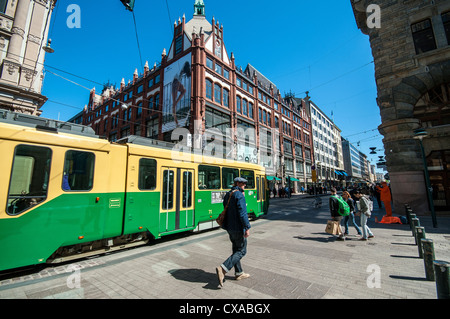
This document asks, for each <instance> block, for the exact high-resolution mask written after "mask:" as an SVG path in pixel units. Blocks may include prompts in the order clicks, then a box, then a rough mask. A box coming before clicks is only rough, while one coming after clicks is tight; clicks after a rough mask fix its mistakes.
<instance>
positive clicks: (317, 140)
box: [309, 101, 347, 188]
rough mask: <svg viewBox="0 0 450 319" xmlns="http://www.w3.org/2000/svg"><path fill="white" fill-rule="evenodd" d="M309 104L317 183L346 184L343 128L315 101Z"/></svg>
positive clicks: (323, 184) (329, 185)
mask: <svg viewBox="0 0 450 319" xmlns="http://www.w3.org/2000/svg"><path fill="white" fill-rule="evenodd" d="M309 106H310V109H311V122H312V138H313V145H314V154H315V159H316V162H315V165H316V175H317V183H318V184H319V186H326V187H328V188H329V187H331V186H345V176H346V175H345V174H347V173H346V172H345V169H344V158H343V154H342V142H341V130H340V129H339V127H337V125H336V124H335V123H334V122H333V121H332V120H331V119H330V118H329V117H328V116H327V115H325V113H324V112H323V111H322V110H321V109H320V108H319V107H318V106H317V105H316V104H315V103H314V102H312V101H309Z"/></svg>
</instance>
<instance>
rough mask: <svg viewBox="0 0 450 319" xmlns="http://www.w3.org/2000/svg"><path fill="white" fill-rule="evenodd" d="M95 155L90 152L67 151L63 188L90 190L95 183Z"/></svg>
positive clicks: (65, 189) (67, 189)
mask: <svg viewBox="0 0 450 319" xmlns="http://www.w3.org/2000/svg"><path fill="white" fill-rule="evenodd" d="M94 166H95V155H94V153H90V152H80V151H67V152H66V158H65V160H64V171H63V180H62V189H63V190H64V191H89V190H91V189H92V187H93V185H94Z"/></svg>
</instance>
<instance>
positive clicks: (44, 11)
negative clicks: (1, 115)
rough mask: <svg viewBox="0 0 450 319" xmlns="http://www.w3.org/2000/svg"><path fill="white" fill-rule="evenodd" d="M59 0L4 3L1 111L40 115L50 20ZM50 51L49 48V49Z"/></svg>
mask: <svg viewBox="0 0 450 319" xmlns="http://www.w3.org/2000/svg"><path fill="white" fill-rule="evenodd" d="M55 3H56V0H3V1H0V47H1V51H0V63H1V71H0V72H1V73H0V108H2V109H7V110H11V111H15V112H20V113H26V114H32V115H40V114H41V113H42V111H41V110H40V107H41V106H42V105H43V104H44V103H45V101H47V98H46V97H45V96H43V95H42V94H41V90H42V81H43V78H44V75H43V72H42V70H43V66H44V64H43V63H44V58H45V53H46V52H45V50H46V49H47V47H46V44H47V35H48V30H49V26H50V17H51V13H52V11H53V7H54V5H55ZM47 50H48V49H47Z"/></svg>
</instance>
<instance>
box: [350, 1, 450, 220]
mask: <svg viewBox="0 0 450 319" xmlns="http://www.w3.org/2000/svg"><path fill="white" fill-rule="evenodd" d="M351 3H352V6H353V11H354V15H355V19H356V23H357V25H358V27H359V29H361V31H362V32H363V33H364V34H367V35H368V36H369V41H370V45H371V48H372V54H373V57H374V63H375V80H376V83H377V90H378V97H377V102H378V106H379V108H380V114H381V122H382V124H381V125H380V126H379V128H378V129H379V131H380V133H381V134H382V135H383V136H384V139H383V143H384V149H385V153H386V154H385V158H386V166H387V170H388V171H389V177H390V181H391V190H392V195H393V201H394V209H395V210H397V211H402V210H403V209H404V208H403V204H405V203H408V204H410V205H411V207H412V208H413V209H414V211H415V212H417V213H418V214H422V213H427V212H429V211H430V210H431V209H430V206H429V204H428V201H427V195H426V194H427V189H426V180H425V176H426V175H425V174H424V160H423V158H422V154H421V149H420V144H419V142H418V141H417V140H416V139H414V137H415V136H414V130H415V129H418V128H421V129H425V130H426V132H427V133H428V136H427V137H426V138H424V139H423V145H424V149H425V157H426V159H425V161H426V164H427V166H428V170H429V172H430V181H431V188H432V190H433V191H432V202H433V204H434V207H435V209H436V210H437V211H440V210H446V211H448V210H450V171H449V168H450V166H449V164H448V163H450V2H449V1H447V0H434V1H420V0H411V1H396V2H393V1H380V0H378V1H377V0H375V1H372V0H371V1H368V0H351ZM374 4H375V5H378V8H379V10H378V12H375V13H372V12H370V13H367V11H368V10H367V8H368V6H369V5H374ZM373 14H378V18H379V17H381V19H379V22H380V24H379V25H378V26H376V25H373V24H372V23H368V20H369V22H371V21H372V19H373V18H375V19H376V18H377V17H376V15H375V16H374V15H373ZM372 22H373V21H372Z"/></svg>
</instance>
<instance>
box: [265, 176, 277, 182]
mask: <svg viewBox="0 0 450 319" xmlns="http://www.w3.org/2000/svg"><path fill="white" fill-rule="evenodd" d="M266 178H267V180H268V181H281V179H280V178H278V177H276V176H266Z"/></svg>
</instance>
